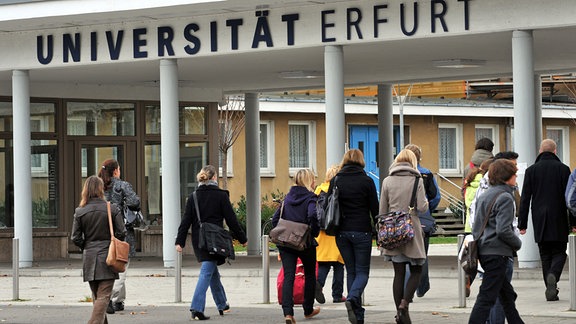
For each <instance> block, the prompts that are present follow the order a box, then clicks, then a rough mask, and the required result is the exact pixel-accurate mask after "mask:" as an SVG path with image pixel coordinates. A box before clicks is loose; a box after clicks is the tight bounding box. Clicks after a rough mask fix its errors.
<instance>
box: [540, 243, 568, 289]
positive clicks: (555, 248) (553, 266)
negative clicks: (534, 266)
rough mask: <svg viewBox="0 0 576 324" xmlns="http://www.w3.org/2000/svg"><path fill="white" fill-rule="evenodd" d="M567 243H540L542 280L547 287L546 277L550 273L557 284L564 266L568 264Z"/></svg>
mask: <svg viewBox="0 0 576 324" xmlns="http://www.w3.org/2000/svg"><path fill="white" fill-rule="evenodd" d="M567 244H568V243H566V242H540V243H538V249H539V250H540V261H542V278H543V279H544V285H546V276H547V275H548V274H549V273H552V274H554V277H556V282H558V280H560V276H561V275H562V270H563V269H564V264H565V263H566V246H567Z"/></svg>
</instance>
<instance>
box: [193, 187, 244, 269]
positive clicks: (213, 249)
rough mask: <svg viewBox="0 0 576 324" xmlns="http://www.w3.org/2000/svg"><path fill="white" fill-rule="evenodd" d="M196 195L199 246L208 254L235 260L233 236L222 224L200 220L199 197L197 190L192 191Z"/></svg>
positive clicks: (195, 205)
mask: <svg viewBox="0 0 576 324" xmlns="http://www.w3.org/2000/svg"><path fill="white" fill-rule="evenodd" d="M192 196H193V197H194V207H195V208H196V217H198V224H199V227H200V234H199V236H198V248H199V249H200V250H203V251H206V252H208V254H210V255H213V256H218V257H224V258H228V259H232V260H234V258H235V254H234V244H233V243H232V236H231V235H230V233H229V232H228V231H227V230H225V229H224V228H223V227H222V226H219V225H217V224H213V223H209V222H204V223H202V221H201V220H200V209H199V208H198V197H197V196H196V191H194V192H193V193H192Z"/></svg>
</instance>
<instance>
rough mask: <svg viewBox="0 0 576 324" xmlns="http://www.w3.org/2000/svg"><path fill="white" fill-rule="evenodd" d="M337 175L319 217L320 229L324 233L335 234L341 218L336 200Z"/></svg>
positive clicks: (337, 191)
mask: <svg viewBox="0 0 576 324" xmlns="http://www.w3.org/2000/svg"><path fill="white" fill-rule="evenodd" d="M337 180H338V176H336V177H335V178H334V186H333V188H332V194H330V196H328V202H327V204H326V208H325V210H324V213H323V214H322V217H321V219H320V229H323V230H324V231H325V232H326V235H330V236H335V235H336V233H337V232H338V228H339V227H340V220H341V218H342V212H341V211H340V205H339V202H338V194H339V190H338V185H337V183H336V181H337Z"/></svg>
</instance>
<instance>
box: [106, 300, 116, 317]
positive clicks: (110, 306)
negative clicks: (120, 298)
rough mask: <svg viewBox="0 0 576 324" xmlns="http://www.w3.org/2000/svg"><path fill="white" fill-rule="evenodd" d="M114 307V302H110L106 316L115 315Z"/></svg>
mask: <svg viewBox="0 0 576 324" xmlns="http://www.w3.org/2000/svg"><path fill="white" fill-rule="evenodd" d="M114 313H115V311H114V305H113V304H112V301H110V302H108V307H106V314H114Z"/></svg>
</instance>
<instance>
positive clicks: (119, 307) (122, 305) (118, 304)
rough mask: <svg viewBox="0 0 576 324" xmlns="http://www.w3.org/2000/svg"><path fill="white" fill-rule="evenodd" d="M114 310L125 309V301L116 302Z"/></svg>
mask: <svg viewBox="0 0 576 324" xmlns="http://www.w3.org/2000/svg"><path fill="white" fill-rule="evenodd" d="M114 310H115V311H117V312H118V311H123V310H124V302H119V303H114Z"/></svg>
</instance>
